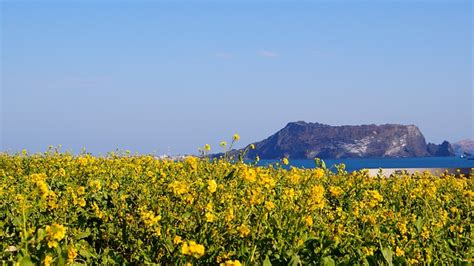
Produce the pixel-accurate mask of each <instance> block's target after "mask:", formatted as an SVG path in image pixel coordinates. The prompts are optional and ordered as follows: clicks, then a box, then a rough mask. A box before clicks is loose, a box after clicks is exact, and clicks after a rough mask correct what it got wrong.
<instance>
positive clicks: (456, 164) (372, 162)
mask: <svg viewBox="0 0 474 266" xmlns="http://www.w3.org/2000/svg"><path fill="white" fill-rule="evenodd" d="M289 161H290V164H289V165H288V166H293V167H303V168H314V167H316V165H315V162H314V160H291V159H290V160H289ZM276 162H279V161H278V160H260V162H259V163H258V165H262V166H264V165H268V164H274V163H276ZM324 162H325V163H326V167H328V168H332V169H334V170H335V167H334V165H338V164H341V163H343V164H345V165H346V170H347V171H349V172H352V171H356V170H361V169H369V168H376V169H377V168H399V169H404V168H474V160H467V159H462V158H459V157H418V158H378V159H327V160H324Z"/></svg>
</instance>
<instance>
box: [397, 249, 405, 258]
mask: <svg viewBox="0 0 474 266" xmlns="http://www.w3.org/2000/svg"><path fill="white" fill-rule="evenodd" d="M395 255H397V256H398V257H402V256H404V255H405V251H403V249H401V248H399V247H397V248H396V249H395Z"/></svg>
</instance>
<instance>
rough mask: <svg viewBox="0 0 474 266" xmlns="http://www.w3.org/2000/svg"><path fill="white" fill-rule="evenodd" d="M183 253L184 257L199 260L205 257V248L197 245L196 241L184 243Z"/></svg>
mask: <svg viewBox="0 0 474 266" xmlns="http://www.w3.org/2000/svg"><path fill="white" fill-rule="evenodd" d="M181 253H182V254H183V255H189V256H193V257H195V258H196V259H198V258H200V257H202V256H203V255H204V253H205V248H204V246H203V245H200V244H197V243H196V242H194V241H188V242H187V243H186V242H185V243H183V246H182V247H181Z"/></svg>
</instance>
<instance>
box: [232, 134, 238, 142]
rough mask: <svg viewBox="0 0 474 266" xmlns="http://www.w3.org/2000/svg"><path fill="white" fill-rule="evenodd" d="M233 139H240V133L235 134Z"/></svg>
mask: <svg viewBox="0 0 474 266" xmlns="http://www.w3.org/2000/svg"><path fill="white" fill-rule="evenodd" d="M232 139H233V140H234V141H238V140H239V139H240V136H239V134H234V136H232Z"/></svg>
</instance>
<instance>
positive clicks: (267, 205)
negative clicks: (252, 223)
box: [265, 200, 275, 211]
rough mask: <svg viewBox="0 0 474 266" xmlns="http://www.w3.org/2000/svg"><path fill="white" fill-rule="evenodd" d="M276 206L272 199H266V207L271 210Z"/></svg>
mask: <svg viewBox="0 0 474 266" xmlns="http://www.w3.org/2000/svg"><path fill="white" fill-rule="evenodd" d="M274 208H275V204H274V203H273V202H272V201H269V200H268V201H265V209H267V210H268V211H271V210H273V209H274Z"/></svg>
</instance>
